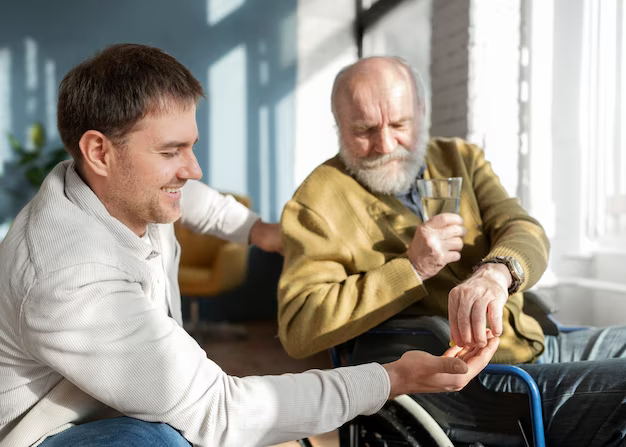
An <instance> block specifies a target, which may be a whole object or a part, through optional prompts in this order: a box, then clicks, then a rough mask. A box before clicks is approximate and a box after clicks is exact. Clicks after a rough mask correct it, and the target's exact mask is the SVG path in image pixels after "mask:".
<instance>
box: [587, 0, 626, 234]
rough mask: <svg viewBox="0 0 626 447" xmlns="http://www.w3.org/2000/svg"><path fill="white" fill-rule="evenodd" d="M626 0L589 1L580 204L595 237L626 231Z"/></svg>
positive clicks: (589, 231)
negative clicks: (581, 195) (581, 194)
mask: <svg viewBox="0 0 626 447" xmlns="http://www.w3.org/2000/svg"><path fill="white" fill-rule="evenodd" d="M625 23H626V1H624V0H602V1H598V0H585V1H584V15H583V42H582V43H583V47H582V58H581V65H580V67H581V79H580V80H581V82H580V98H581V102H580V110H579V118H580V121H579V122H580V128H579V132H580V141H581V145H582V160H581V162H582V167H583V169H582V178H581V186H582V188H581V190H582V192H583V197H582V199H583V200H582V206H583V207H585V208H586V209H585V210H584V211H585V212H584V213H583V215H586V216H588V217H587V221H586V222H585V232H586V235H587V237H588V238H589V239H590V240H592V241H598V240H601V239H606V238H607V237H610V236H612V235H623V234H625V233H626V207H625V206H624V203H626V26H624V25H625Z"/></svg>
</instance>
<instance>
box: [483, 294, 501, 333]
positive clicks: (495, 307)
mask: <svg viewBox="0 0 626 447" xmlns="http://www.w3.org/2000/svg"><path fill="white" fill-rule="evenodd" d="M503 307H504V303H500V302H499V301H496V300H494V301H492V302H490V303H489V306H487V313H488V314H489V326H491V330H492V331H493V334H494V335H496V336H500V335H502V309H503Z"/></svg>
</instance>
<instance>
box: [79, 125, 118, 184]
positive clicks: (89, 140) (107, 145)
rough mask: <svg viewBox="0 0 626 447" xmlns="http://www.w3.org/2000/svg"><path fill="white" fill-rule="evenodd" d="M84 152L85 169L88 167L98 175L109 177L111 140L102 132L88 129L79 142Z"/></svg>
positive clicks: (81, 150)
mask: <svg viewBox="0 0 626 447" xmlns="http://www.w3.org/2000/svg"><path fill="white" fill-rule="evenodd" d="M78 146H79V147H80V152H81V153H82V154H83V160H82V162H83V163H82V164H83V169H85V168H87V169H89V170H90V171H92V172H94V173H95V174H96V175H99V176H102V177H107V176H108V175H109V169H110V167H111V166H110V162H111V160H110V151H111V142H110V140H109V139H108V138H107V137H106V136H104V134H103V133H102V132H98V131H97V130H88V131H87V132H85V133H84V134H83V136H82V137H81V138H80V141H79V142H78Z"/></svg>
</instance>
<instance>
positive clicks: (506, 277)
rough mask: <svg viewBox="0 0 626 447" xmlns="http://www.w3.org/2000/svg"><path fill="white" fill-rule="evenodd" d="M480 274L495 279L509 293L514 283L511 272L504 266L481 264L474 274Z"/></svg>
mask: <svg viewBox="0 0 626 447" xmlns="http://www.w3.org/2000/svg"><path fill="white" fill-rule="evenodd" d="M478 273H481V274H485V275H488V276H490V277H491V278H494V279H495V280H496V281H497V282H498V283H499V284H500V285H502V287H503V288H504V289H505V290H507V291H508V290H509V288H510V287H511V284H512V282H513V277H512V276H511V272H510V271H509V269H508V268H507V266H506V265H504V264H495V263H488V264H481V265H479V266H478V267H477V268H476V270H475V271H474V274H478Z"/></svg>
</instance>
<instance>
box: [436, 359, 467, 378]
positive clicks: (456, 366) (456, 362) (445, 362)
mask: <svg viewBox="0 0 626 447" xmlns="http://www.w3.org/2000/svg"><path fill="white" fill-rule="evenodd" d="M438 360H439V362H438V365H437V367H438V369H439V371H438V372H441V373H445V374H465V373H466V372H467V371H468V367H467V363H465V362H464V361H463V360H461V359H458V358H455V357H439V358H438Z"/></svg>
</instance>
